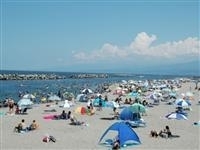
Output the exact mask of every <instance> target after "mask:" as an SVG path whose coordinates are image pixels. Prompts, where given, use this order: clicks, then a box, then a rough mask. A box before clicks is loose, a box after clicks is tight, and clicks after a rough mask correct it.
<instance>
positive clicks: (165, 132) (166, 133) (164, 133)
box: [159, 126, 172, 138]
mask: <svg viewBox="0 0 200 150" xmlns="http://www.w3.org/2000/svg"><path fill="white" fill-rule="evenodd" d="M159 136H161V137H168V138H169V137H172V133H171V131H170V129H169V126H166V127H165V129H164V130H161V131H160V132H159Z"/></svg>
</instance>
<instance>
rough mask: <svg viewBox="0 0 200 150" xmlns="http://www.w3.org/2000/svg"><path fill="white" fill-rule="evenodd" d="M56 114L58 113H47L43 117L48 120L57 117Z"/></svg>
mask: <svg viewBox="0 0 200 150" xmlns="http://www.w3.org/2000/svg"><path fill="white" fill-rule="evenodd" d="M55 116H57V115H55V114H54V115H46V116H44V117H43V119H47V120H53V119H55Z"/></svg>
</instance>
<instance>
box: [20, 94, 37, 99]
mask: <svg viewBox="0 0 200 150" xmlns="http://www.w3.org/2000/svg"><path fill="white" fill-rule="evenodd" d="M23 98H27V99H33V98H35V96H34V95H33V94H25V95H24V96H23Z"/></svg>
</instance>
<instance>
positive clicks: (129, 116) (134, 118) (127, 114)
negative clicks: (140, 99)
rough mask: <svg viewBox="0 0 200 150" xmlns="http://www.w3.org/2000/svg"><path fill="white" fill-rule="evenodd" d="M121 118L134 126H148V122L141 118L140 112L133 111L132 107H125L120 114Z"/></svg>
mask: <svg viewBox="0 0 200 150" xmlns="http://www.w3.org/2000/svg"><path fill="white" fill-rule="evenodd" d="M119 118H120V119H121V120H124V121H126V122H127V123H129V124H130V125H131V126H132V127H144V126H146V122H145V121H144V119H142V118H141V115H140V113H133V112H132V111H131V110H130V107H125V108H124V109H123V110H122V112H121V113H120V114H119Z"/></svg>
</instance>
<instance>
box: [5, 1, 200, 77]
mask: <svg viewBox="0 0 200 150" xmlns="http://www.w3.org/2000/svg"><path fill="white" fill-rule="evenodd" d="M199 33H200V32H199V2H198V0H167V1H158V0H153V1H147V0H141V1H137V0H136V1H134V0H132V1H130V0H128V1H121V0H114V1H104V0H102V1H99V0H94V1H88V0H87V1H85V0H83V1H77V0H76V1H68V0H58V1H55V0H42V1H38V0H24V1H23V0H15V1H14V0H2V1H1V69H3V70H4V69H6V70H36V71H66V72H71V71H81V72H82V71H84V72H120V73H123V72H129V73H159V72H160V73H167V74H170V73H172V74H173V73H186V74H187V73H189V72H190V73H191V72H192V73H194V74H198V73H199V54H200V48H199V46H200V40H199Z"/></svg>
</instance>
